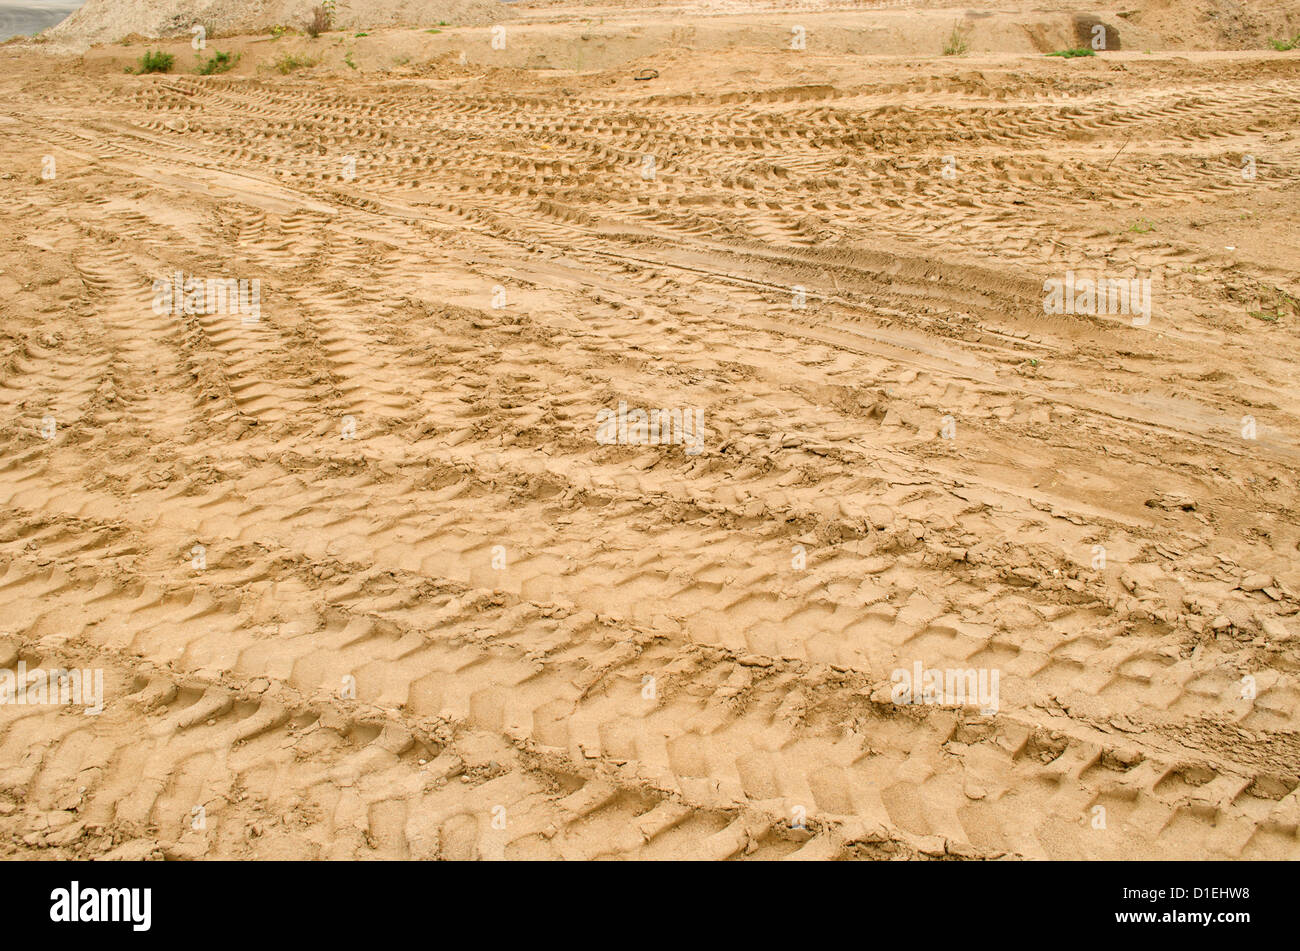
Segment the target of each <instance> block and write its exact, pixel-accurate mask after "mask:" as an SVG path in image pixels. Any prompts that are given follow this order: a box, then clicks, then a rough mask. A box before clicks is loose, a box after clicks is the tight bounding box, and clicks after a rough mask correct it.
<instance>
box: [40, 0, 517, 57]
mask: <svg viewBox="0 0 1300 951" xmlns="http://www.w3.org/2000/svg"><path fill="white" fill-rule="evenodd" d="M317 4H318V0H197V2H194V0H87V3H86V5H85V6H83V7H82V8H81V9H80V10H78V11H77V12H76V13H74V14H72V15H71V16H70V17H68V18H67V19H66V20H64V21H63V22H62V23H60V24H58V25H57V26H55V27H53V28H51V29H50V30H47V31H46V34H45V35H46V36H47V37H48V38H49V39H50V40H51V41H53V42H55V43H62V44H66V45H70V46H89V45H90V44H92V43H108V42H112V41H113V40H118V39H121V38H122V37H124V36H128V35H130V34H132V33H138V34H140V35H142V36H178V35H184V34H188V32H189V29H190V27H191V26H193V25H195V24H198V23H201V24H203V25H204V26H205V27H206V28H207V29H208V31H209V33H215V34H236V33H256V32H260V31H262V30H266V29H269V28H270V27H272V26H276V25H279V24H285V25H288V26H294V27H301V26H302V25H303V24H304V23H305V22H306V21H307V20H308V19H310V17H311V11H312V9H313V8H314V7H315V6H317ZM507 16H509V9H508V8H507V7H505V6H504V5H503V4H501V3H499V2H497V0H360V2H351V0H338V2H337V3H336V5H335V17H334V23H335V25H336V26H337V27H338V28H340V29H345V30H346V29H357V28H361V27H367V28H374V27H387V26H424V25H437V24H438V23H441V22H445V23H450V24H452V25H454V26H481V25H484V24H487V23H492V22H495V21H496V20H501V19H504V18H505V17H507Z"/></svg>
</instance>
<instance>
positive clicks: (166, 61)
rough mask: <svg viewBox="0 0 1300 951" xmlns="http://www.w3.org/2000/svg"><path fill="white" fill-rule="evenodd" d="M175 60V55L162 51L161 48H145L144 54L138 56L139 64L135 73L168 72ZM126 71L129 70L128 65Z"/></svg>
mask: <svg viewBox="0 0 1300 951" xmlns="http://www.w3.org/2000/svg"><path fill="white" fill-rule="evenodd" d="M175 62H176V57H175V56H173V55H172V54H171V53H164V52H163V51H162V50H146V51H145V54H144V55H143V56H141V57H140V64H139V65H138V66H136V68H135V72H136V73H169V72H171V68H172V64H173V63H175ZM127 72H131V69H130V67H128V68H127Z"/></svg>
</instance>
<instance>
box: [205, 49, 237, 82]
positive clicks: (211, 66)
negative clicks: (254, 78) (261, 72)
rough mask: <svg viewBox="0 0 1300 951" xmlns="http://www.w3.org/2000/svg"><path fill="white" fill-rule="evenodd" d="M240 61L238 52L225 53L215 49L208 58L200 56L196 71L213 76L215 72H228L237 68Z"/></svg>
mask: <svg viewBox="0 0 1300 951" xmlns="http://www.w3.org/2000/svg"><path fill="white" fill-rule="evenodd" d="M238 62H239V54H238V53H233V54H232V53H223V52H221V51H220V50H213V51H212V55H211V56H210V57H209V58H208V59H204V58H203V57H202V56H200V57H199V65H198V67H197V68H196V69H195V72H196V73H198V74H199V75H200V76H211V75H213V74H214V73H228V72H230V70H232V69H234V68H235V64H236V63H238Z"/></svg>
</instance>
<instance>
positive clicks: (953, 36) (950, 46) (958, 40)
mask: <svg viewBox="0 0 1300 951" xmlns="http://www.w3.org/2000/svg"><path fill="white" fill-rule="evenodd" d="M968 49H970V47H969V46H968V45H967V44H966V37H964V36H962V35H961V27H959V26H956V25H954V26H953V28H952V32H951V33H949V34H948V39H947V40H945V41H944V44H943V55H944V56H961V55H963V54H964V53H965V52H966V51H967V50H968Z"/></svg>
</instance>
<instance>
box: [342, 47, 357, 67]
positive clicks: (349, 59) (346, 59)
mask: <svg viewBox="0 0 1300 951" xmlns="http://www.w3.org/2000/svg"><path fill="white" fill-rule="evenodd" d="M343 62H345V63H347V64H348V66H350V67H351V68H352V69H356V68H357V64H356V63H354V62H353V61H352V51H351V50H348V51H347V53H345V54H344V56H343Z"/></svg>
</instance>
